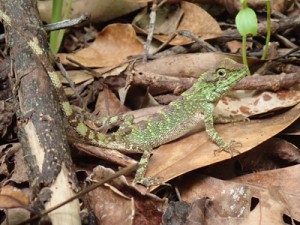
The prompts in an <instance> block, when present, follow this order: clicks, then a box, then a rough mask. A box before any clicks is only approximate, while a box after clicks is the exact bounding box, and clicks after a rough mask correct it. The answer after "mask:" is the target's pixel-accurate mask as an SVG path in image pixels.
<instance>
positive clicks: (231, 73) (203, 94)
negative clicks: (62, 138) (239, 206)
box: [0, 11, 247, 186]
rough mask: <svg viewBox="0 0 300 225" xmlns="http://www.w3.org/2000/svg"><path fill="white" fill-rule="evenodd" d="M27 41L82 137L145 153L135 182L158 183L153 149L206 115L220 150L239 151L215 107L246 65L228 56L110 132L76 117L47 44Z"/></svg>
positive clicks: (64, 110)
mask: <svg viewBox="0 0 300 225" xmlns="http://www.w3.org/2000/svg"><path fill="white" fill-rule="evenodd" d="M0 18H2V19H3V20H4V22H6V23H7V24H8V25H10V26H11V20H10V18H9V17H8V16H7V15H6V14H4V12H2V11H0ZM22 32H25V31H22ZM22 32H20V34H21V33H22ZM45 37H46V36H45ZM24 38H26V37H24ZM27 43H28V46H29V47H30V48H31V49H32V51H33V53H34V54H35V55H36V56H37V57H38V58H39V60H40V61H41V63H42V64H43V66H44V68H45V70H46V71H47V73H48V75H49V77H50V79H51V82H52V84H53V86H54V88H55V90H56V92H57V94H58V97H59V100H60V104H61V107H62V111H63V113H64V115H65V117H66V118H67V120H68V122H69V125H70V126H71V127H73V128H74V130H75V131H76V132H77V133H78V135H80V136H81V137H82V139H84V140H85V141H86V142H88V143H90V144H93V145H97V146H99V147H103V148H111V149H116V150H120V151H122V152H125V153H126V152H127V153H136V152H140V153H143V156H142V158H141V160H140V166H139V169H138V171H137V174H136V176H135V182H137V183H142V184H144V185H146V186H149V185H153V184H155V180H153V179H146V178H144V175H145V171H146V167H147V164H148V161H149V157H150V155H151V150H152V149H153V148H156V147H158V146H160V145H162V144H165V143H167V142H170V141H172V140H175V139H177V138H178V137H180V136H183V135H185V134H186V133H188V132H189V131H191V130H192V129H193V128H194V127H196V126H197V125H198V124H199V123H200V122H201V121H202V115H203V116H204V123H205V130H206V132H207V134H208V135H209V136H210V138H211V140H212V141H213V142H214V143H216V144H217V145H218V146H219V150H217V151H226V152H228V153H230V154H231V155H232V153H233V152H235V151H236V150H235V149H234V147H233V145H232V142H230V143H226V142H225V141H224V140H223V139H222V138H221V136H220V135H219V134H218V133H217V131H216V130H215V129H214V126H213V110H214V107H215V105H216V103H217V102H218V101H219V100H220V98H221V97H222V96H223V95H224V94H226V93H227V92H228V91H229V90H230V89H231V88H232V87H233V86H234V85H235V84H236V83H237V82H238V81H240V80H241V79H242V78H243V77H245V76H246V74H247V70H246V68H245V67H244V66H243V65H241V64H238V63H236V62H234V61H233V60H230V59H225V60H224V61H223V62H222V63H221V64H220V65H219V66H218V68H216V69H212V70H210V71H207V72H206V73H204V74H202V75H201V76H200V78H199V79H198V81H197V82H196V83H195V84H194V85H193V86H192V87H191V88H190V89H189V90H187V91H186V92H184V93H183V94H182V95H181V97H180V98H179V99H178V100H176V101H173V102H171V103H170V104H169V105H168V106H166V107H165V108H163V109H162V110H161V111H160V112H158V113H156V114H155V115H153V116H151V118H149V119H148V120H147V121H143V122H141V123H137V124H132V123H128V124H127V123H124V124H121V126H120V129H119V130H118V131H117V132H115V133H113V134H110V135H107V134H104V133H101V132H97V131H94V130H92V129H90V128H89V127H88V126H87V125H86V124H85V123H84V121H83V120H82V119H81V117H77V116H76V114H75V112H74V111H73V109H72V107H71V105H70V103H69V101H68V100H67V98H66V96H65V93H64V90H63V86H62V83H61V81H60V80H59V76H58V74H57V73H56V72H55V71H54V70H53V67H52V65H51V63H50V61H49V58H48V54H47V52H46V51H45V50H44V49H46V47H45V46H46V44H45V43H39V41H38V39H37V38H33V39H31V40H27ZM41 46H43V47H41Z"/></svg>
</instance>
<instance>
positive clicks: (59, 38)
mask: <svg viewBox="0 0 300 225" xmlns="http://www.w3.org/2000/svg"><path fill="white" fill-rule="evenodd" d="M72 3H73V0H68V5H67V8H66V11H65V13H64V17H63V20H65V19H68V18H69V16H70V13H71V9H72ZM65 31H66V29H62V30H59V31H58V35H57V40H56V41H57V42H56V48H55V53H57V52H58V50H59V48H60V46H61V43H62V40H63V38H64V34H65Z"/></svg>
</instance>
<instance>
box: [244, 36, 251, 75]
mask: <svg viewBox="0 0 300 225" xmlns="http://www.w3.org/2000/svg"><path fill="white" fill-rule="evenodd" d="M242 37H243V39H242V40H243V46H242V56H243V64H244V65H245V66H246V67H247V74H248V76H250V75H251V74H250V70H249V66H248V62H247V35H243V36H242Z"/></svg>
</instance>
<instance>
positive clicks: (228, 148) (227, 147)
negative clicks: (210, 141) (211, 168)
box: [214, 141, 242, 157]
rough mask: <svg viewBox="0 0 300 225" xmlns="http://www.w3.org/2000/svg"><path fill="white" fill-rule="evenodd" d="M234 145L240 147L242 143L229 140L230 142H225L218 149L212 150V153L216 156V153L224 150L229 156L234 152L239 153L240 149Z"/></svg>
mask: <svg viewBox="0 0 300 225" xmlns="http://www.w3.org/2000/svg"><path fill="white" fill-rule="evenodd" d="M236 147H242V143H241V142H237V141H231V142H230V143H226V145H225V146H224V147H220V148H219V149H216V150H214V155H215V156H216V154H217V153H220V152H223V151H224V152H227V153H229V154H230V156H231V157H233V156H234V153H236V154H237V155H238V154H240V151H239V150H237V149H236Z"/></svg>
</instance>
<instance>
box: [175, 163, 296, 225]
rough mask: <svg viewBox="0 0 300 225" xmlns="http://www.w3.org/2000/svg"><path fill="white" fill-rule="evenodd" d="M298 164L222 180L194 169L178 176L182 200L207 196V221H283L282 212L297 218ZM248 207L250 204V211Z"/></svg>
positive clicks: (193, 199) (276, 222)
mask: <svg viewBox="0 0 300 225" xmlns="http://www.w3.org/2000/svg"><path fill="white" fill-rule="evenodd" d="M298 180H299V165H296V166H291V167H288V168H284V169H278V170H271V171H264V172H259V173H253V174H248V175H245V176H241V177H239V178H237V179H235V180H231V181H223V180H219V179H215V178H212V177H208V176H203V175H200V174H196V173H191V174H189V175H187V176H185V177H184V178H183V179H181V182H180V183H179V185H178V190H179V191H180V193H181V197H182V199H183V200H184V201H187V202H195V201H196V200H197V199H199V198H209V199H210V201H211V202H210V204H206V210H205V218H206V223H207V224H220V223H221V224H224V223H222V222H225V221H224V219H225V218H226V224H227V223H230V224H239V225H240V224H242V225H248V224H249V225H250V224H275V225H277V224H282V221H283V215H284V214H285V215H287V216H290V217H292V218H293V219H296V220H298V221H299V212H300V210H299V194H298V193H299V185H298V182H297V181H298ZM250 207H251V208H252V209H251V211H249V209H250Z"/></svg>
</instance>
